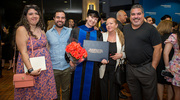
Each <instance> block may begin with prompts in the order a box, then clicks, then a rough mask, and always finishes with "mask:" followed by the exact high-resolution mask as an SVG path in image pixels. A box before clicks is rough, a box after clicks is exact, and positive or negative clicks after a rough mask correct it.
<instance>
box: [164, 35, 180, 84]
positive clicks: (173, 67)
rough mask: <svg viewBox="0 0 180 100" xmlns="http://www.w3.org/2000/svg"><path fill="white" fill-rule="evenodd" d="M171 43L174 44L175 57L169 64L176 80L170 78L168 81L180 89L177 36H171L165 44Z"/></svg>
mask: <svg viewBox="0 0 180 100" xmlns="http://www.w3.org/2000/svg"><path fill="white" fill-rule="evenodd" d="M168 42H170V43H171V44H173V48H174V55H173V58H172V60H171V61H170V62H169V66H170V70H171V71H172V74H173V75H174V78H173V79H171V78H168V79H167V81H169V82H171V83H172V85H175V86H178V87H180V51H179V50H180V49H179V45H178V41H177V35H176V34H171V35H170V36H169V38H168V39H167V40H166V41H165V43H168Z"/></svg>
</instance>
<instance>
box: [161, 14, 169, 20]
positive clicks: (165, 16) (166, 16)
mask: <svg viewBox="0 0 180 100" xmlns="http://www.w3.org/2000/svg"><path fill="white" fill-rule="evenodd" d="M166 18H170V19H171V16H170V15H164V16H163V17H161V20H165V19H166Z"/></svg>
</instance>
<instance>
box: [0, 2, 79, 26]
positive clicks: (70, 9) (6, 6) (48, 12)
mask: <svg viewBox="0 0 180 100" xmlns="http://www.w3.org/2000/svg"><path fill="white" fill-rule="evenodd" d="M65 2H67V3H65ZM27 4H36V5H38V6H39V7H40V9H41V11H42V12H43V16H44V21H45V24H47V21H48V20H52V19H53V15H54V13H55V11H56V9H62V10H64V11H65V12H66V13H67V14H66V18H67V20H68V19H70V18H72V19H74V20H75V21H79V20H81V18H82V14H81V13H82V10H81V9H82V0H1V1H0V18H1V25H2V26H4V25H10V26H14V25H15V24H16V23H17V22H18V21H19V20H20V17H21V14H22V11H23V8H24V6H25V5H27Z"/></svg>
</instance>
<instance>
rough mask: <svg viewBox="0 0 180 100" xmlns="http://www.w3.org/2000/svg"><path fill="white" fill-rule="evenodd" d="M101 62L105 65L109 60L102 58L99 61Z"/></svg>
mask: <svg viewBox="0 0 180 100" xmlns="http://www.w3.org/2000/svg"><path fill="white" fill-rule="evenodd" d="M101 63H102V64H103V65H105V64H108V63H109V61H107V60H106V59H103V60H102V61H101Z"/></svg>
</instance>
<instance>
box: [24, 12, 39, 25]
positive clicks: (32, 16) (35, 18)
mask: <svg viewBox="0 0 180 100" xmlns="http://www.w3.org/2000/svg"><path fill="white" fill-rule="evenodd" d="M26 16H27V20H28V22H29V24H30V25H33V26H36V24H37V23H38V22H39V18H40V16H39V14H38V12H37V11H36V10H35V9H29V10H28V12H27V15H26Z"/></svg>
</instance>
